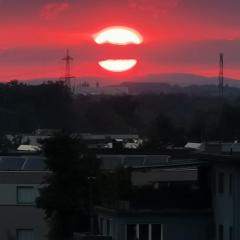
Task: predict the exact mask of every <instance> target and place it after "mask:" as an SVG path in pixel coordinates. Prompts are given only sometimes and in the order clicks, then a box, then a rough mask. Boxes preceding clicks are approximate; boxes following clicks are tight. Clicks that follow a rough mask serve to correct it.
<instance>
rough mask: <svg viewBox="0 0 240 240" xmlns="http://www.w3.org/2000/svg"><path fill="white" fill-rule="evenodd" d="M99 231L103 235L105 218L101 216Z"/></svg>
mask: <svg viewBox="0 0 240 240" xmlns="http://www.w3.org/2000/svg"><path fill="white" fill-rule="evenodd" d="M99 225H100V226H99V233H100V234H101V235H103V219H102V218H101V217H100V220H99Z"/></svg>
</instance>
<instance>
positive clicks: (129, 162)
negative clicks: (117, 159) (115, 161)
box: [124, 156, 145, 167]
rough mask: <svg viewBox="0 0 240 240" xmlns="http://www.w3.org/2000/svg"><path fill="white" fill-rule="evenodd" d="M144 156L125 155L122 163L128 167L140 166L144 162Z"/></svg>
mask: <svg viewBox="0 0 240 240" xmlns="http://www.w3.org/2000/svg"><path fill="white" fill-rule="evenodd" d="M144 160H145V157H135V156H134V157H125V158H124V165H125V166H128V167H135V166H142V165H143V164H144Z"/></svg>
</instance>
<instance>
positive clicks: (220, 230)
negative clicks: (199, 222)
mask: <svg viewBox="0 0 240 240" xmlns="http://www.w3.org/2000/svg"><path fill="white" fill-rule="evenodd" d="M223 234H224V230H223V225H219V226H218V240H223Z"/></svg>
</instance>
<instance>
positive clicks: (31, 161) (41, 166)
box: [22, 157, 47, 171]
mask: <svg viewBox="0 0 240 240" xmlns="http://www.w3.org/2000/svg"><path fill="white" fill-rule="evenodd" d="M46 169H47V166H46V164H45V162H44V158H39V157H29V158H27V159H26V162H25V164H24V166H23V169H22V170H28V171H31V170H32V171H43V170H46Z"/></svg>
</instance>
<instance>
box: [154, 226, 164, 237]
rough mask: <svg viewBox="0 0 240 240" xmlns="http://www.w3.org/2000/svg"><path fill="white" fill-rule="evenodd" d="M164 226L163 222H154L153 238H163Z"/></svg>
mask: <svg viewBox="0 0 240 240" xmlns="http://www.w3.org/2000/svg"><path fill="white" fill-rule="evenodd" d="M162 228H163V226H162V224H152V240H162V239H163V229H162Z"/></svg>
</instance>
